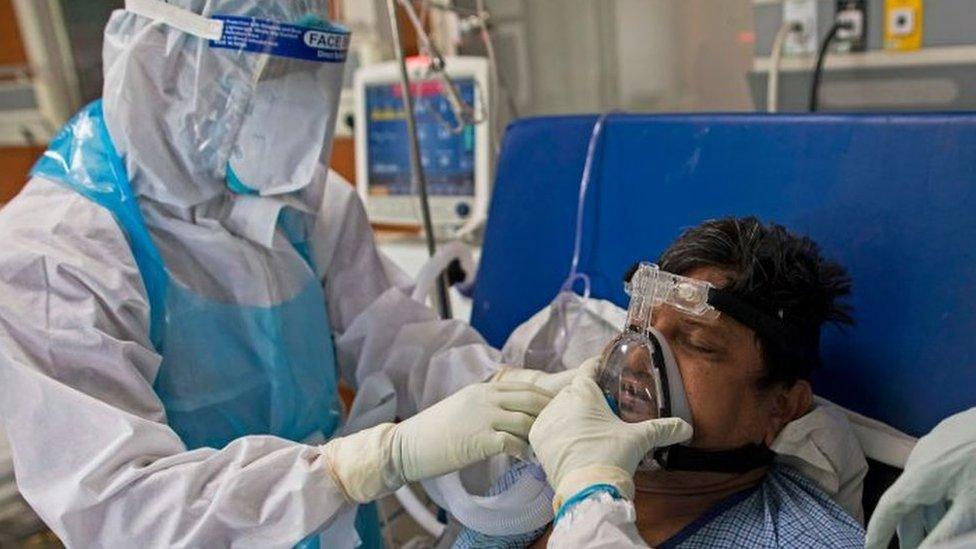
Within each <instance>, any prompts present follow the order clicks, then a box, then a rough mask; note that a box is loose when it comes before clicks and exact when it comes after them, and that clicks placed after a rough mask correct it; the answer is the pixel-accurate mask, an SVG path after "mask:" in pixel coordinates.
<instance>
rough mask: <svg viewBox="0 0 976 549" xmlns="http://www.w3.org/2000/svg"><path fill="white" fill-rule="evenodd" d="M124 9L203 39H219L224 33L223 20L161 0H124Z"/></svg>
mask: <svg viewBox="0 0 976 549" xmlns="http://www.w3.org/2000/svg"><path fill="white" fill-rule="evenodd" d="M125 10H126V11H129V12H132V13H134V14H136V15H141V16H143V17H148V18H149V19H152V20H154V21H159V22H161V23H165V24H167V25H169V26H170V27H173V28H174V29H177V30H180V31H183V32H185V33H187V34H192V35H193V36H197V37H199V38H203V39H205V40H220V37H221V36H223V34H224V22H223V21H219V20H217V19H210V18H209V17H204V16H202V15H199V14H196V13H193V12H192V11H189V10H185V9H183V8H181V7H179V6H174V5H172V4H168V3H166V2H163V1H162V0H125Z"/></svg>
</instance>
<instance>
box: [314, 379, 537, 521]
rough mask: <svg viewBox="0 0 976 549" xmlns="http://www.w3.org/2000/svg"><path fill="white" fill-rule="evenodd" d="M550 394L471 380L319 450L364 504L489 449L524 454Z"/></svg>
mask: <svg viewBox="0 0 976 549" xmlns="http://www.w3.org/2000/svg"><path fill="white" fill-rule="evenodd" d="M551 398H552V394H551V393H548V392H546V391H544V390H542V389H540V388H538V387H536V386H535V385H531V384H528V383H518V382H497V383H476V384H473V385H469V386H467V387H465V388H463V389H461V390H459V391H458V392H456V393H454V394H453V395H451V396H449V397H447V398H445V399H444V400H442V401H440V402H438V403H437V404H435V405H433V406H431V407H430V408H427V409H426V410H424V411H422V412H420V413H419V414H417V415H415V416H413V417H411V418H409V419H407V420H405V421H403V422H401V423H398V424H392V423H384V424H382V425H377V426H376V427H373V428H370V429H366V430H363V431H360V432H359V433H356V434H353V435H350V436H347V437H342V438H337V439H334V440H332V441H330V442H329V443H328V444H326V445H325V446H323V447H322V452H323V454H325V456H326V457H327V459H329V461H330V466H331V467H330V468H331V471H332V474H333V476H334V478H335V480H336V484H338V485H339V486H341V487H342V489H343V490H344V491H345V493H346V495H347V496H348V497H349V499H350V500H352V501H356V502H359V503H366V502H369V501H373V500H374V499H376V498H377V497H379V496H380V495H383V494H385V493H388V492H392V491H394V490H396V489H397V488H399V487H400V486H402V485H403V484H405V483H407V482H413V481H417V480H421V479H425V478H430V477H434V476H437V475H443V474H445V473H448V472H451V471H457V470H460V469H463V468H464V467H467V466H468V465H472V464H474V463H477V462H479V461H482V460H484V459H487V458H489V457H491V456H494V455H498V454H501V453H505V454H508V455H511V456H516V457H521V458H524V457H526V456H527V455H528V452H529V445H528V442H527V439H528V435H529V429H530V428H531V427H532V423H533V422H534V421H535V419H536V416H537V415H538V414H539V412H541V411H542V409H543V408H545V406H546V405H547V404H548V403H549V401H550V399H551Z"/></svg>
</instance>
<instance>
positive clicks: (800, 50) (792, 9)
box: [783, 0, 817, 55]
mask: <svg viewBox="0 0 976 549" xmlns="http://www.w3.org/2000/svg"><path fill="white" fill-rule="evenodd" d="M783 22H784V23H796V24H798V25H799V26H800V28H801V30H800V32H791V33H789V34H788V35H787V36H786V41H785V42H784V43H783V53H784V54H785V55H814V54H816V53H817V0H783Z"/></svg>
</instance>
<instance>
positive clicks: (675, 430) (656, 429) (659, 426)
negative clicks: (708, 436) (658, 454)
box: [627, 417, 694, 451]
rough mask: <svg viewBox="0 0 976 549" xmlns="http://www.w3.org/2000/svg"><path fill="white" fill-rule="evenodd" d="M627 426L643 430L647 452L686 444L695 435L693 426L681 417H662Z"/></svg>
mask: <svg viewBox="0 0 976 549" xmlns="http://www.w3.org/2000/svg"><path fill="white" fill-rule="evenodd" d="M627 425H628V426H630V427H631V428H632V429H640V430H641V432H642V434H643V436H644V440H645V441H646V445H647V447H646V450H645V451H647V450H650V449H651V448H663V447H664V446H671V445H672V444H678V443H680V442H684V441H686V440H688V439H690V438H691V436H692V435H693V434H694V429H692V428H691V425H689V424H688V422H687V421H685V420H683V419H681V418H679V417H662V418H658V419H649V420H647V421H642V422H640V423H628V424H627Z"/></svg>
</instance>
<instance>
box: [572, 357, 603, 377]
mask: <svg viewBox="0 0 976 549" xmlns="http://www.w3.org/2000/svg"><path fill="white" fill-rule="evenodd" d="M599 371H600V357H599V356H595V357H591V358H588V359H586V360H584V361H583V363H582V364H580V366H579V368H577V369H576V376H577V377H586V378H589V379H591V380H593V381H596V376H597V372H599Z"/></svg>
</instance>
